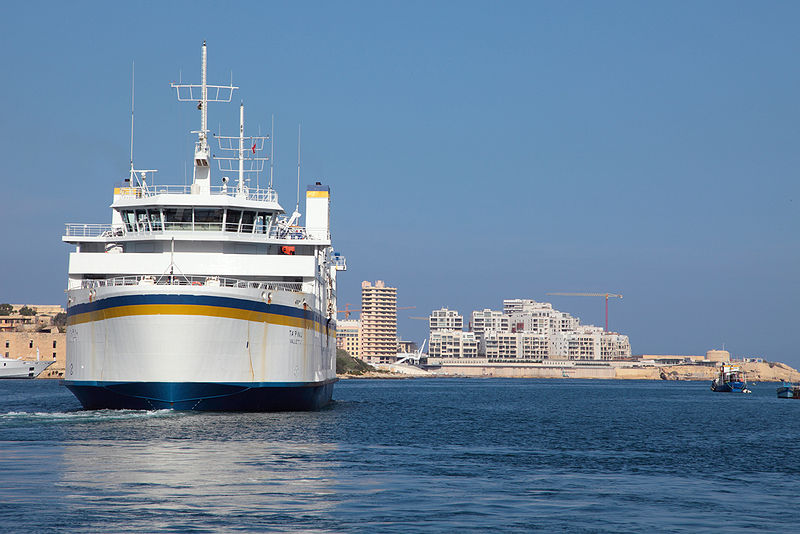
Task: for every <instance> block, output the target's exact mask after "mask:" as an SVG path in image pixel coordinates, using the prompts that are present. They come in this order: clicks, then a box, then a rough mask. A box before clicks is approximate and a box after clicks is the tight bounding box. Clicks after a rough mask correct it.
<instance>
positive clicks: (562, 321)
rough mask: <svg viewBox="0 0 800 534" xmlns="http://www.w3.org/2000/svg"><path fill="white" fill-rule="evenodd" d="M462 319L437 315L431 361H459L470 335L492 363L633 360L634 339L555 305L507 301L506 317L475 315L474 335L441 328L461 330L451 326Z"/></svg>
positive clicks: (494, 312)
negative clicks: (585, 322) (586, 321)
mask: <svg viewBox="0 0 800 534" xmlns="http://www.w3.org/2000/svg"><path fill="white" fill-rule="evenodd" d="M457 316H458V312H456V311H454V310H447V309H446V308H442V309H441V310H436V311H434V312H432V313H431V317H430V325H431V347H430V349H431V350H430V353H429V357H450V358H454V357H459V356H457V354H465V352H464V351H463V349H461V348H460V347H461V346H463V345H464V342H463V339H464V336H463V335H464V334H473V335H474V340H475V342H476V343H477V344H478V350H477V354H476V357H485V358H487V359H489V361H492V360H497V361H503V360H517V361H521V360H524V361H539V360H544V359H560V360H561V359H570V360H613V359H618V358H627V357H630V354H631V347H630V342H629V340H628V336H625V335H622V334H618V333H614V332H605V331H604V330H603V329H602V328H600V327H596V326H592V325H581V324H580V319H579V318H577V317H573V316H571V315H570V314H568V313H565V312H561V311H559V310H555V309H553V306H552V305H551V304H550V303H549V302H537V301H535V300H532V299H507V300H504V301H503V311H497V310H490V309H484V310H480V311H477V310H476V311H473V312H472V315H471V317H472V319H471V321H470V325H469V326H470V332H461V331H460V329H457V328H448V329H442V328H438V325H440V324H445V325H450V324H452V325H455V324H457V323H456V322H455V321H453V322H452V323H447V322H446V318H447V317H457ZM434 325H436V326H437V328H434ZM470 339H472V338H470ZM466 354H472V352H471V351H467V352H466ZM439 355H442V356H439ZM461 357H467V356H461Z"/></svg>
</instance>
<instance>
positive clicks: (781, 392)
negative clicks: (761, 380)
mask: <svg viewBox="0 0 800 534" xmlns="http://www.w3.org/2000/svg"><path fill="white" fill-rule="evenodd" d="M778 398H779V399H800V385H795V384H792V383H789V382H783V383H782V384H781V385H780V386H778Z"/></svg>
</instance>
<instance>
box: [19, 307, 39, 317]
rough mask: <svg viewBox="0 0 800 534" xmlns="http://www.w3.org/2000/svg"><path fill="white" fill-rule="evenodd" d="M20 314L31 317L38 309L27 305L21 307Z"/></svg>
mask: <svg viewBox="0 0 800 534" xmlns="http://www.w3.org/2000/svg"><path fill="white" fill-rule="evenodd" d="M19 314H20V315H25V316H27V317H30V316H31V315H36V310H34V309H33V308H29V307H28V306H27V305H25V306H23V307H21V308H20V309H19Z"/></svg>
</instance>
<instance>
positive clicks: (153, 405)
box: [65, 381, 334, 412]
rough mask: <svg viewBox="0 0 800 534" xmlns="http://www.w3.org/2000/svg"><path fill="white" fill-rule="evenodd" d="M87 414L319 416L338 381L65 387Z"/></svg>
mask: <svg viewBox="0 0 800 534" xmlns="http://www.w3.org/2000/svg"><path fill="white" fill-rule="evenodd" d="M65 384H66V386H67V388H68V389H69V390H70V391H72V393H73V394H74V395H75V396H76V397H77V398H78V400H79V401H80V402H81V404H82V405H83V407H84V409H87V410H94V409H128V410H200V411H237V412H273V411H307V410H319V409H320V408H322V407H324V406H326V405H327V404H329V403H330V402H331V397H332V395H333V384H334V381H330V382H326V383H322V384H303V383H296V384H281V383H267V384H254V383H238V384H236V383H231V384H226V383H198V382H185V383H180V382H70V381H66V382H65Z"/></svg>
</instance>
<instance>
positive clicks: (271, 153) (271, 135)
mask: <svg viewBox="0 0 800 534" xmlns="http://www.w3.org/2000/svg"><path fill="white" fill-rule="evenodd" d="M270 128H271V129H270V131H269V140H270V144H269V188H268V189H269V190H271V189H272V172H273V168H274V164H275V114H274V113H273V114H272V126H271V127H270Z"/></svg>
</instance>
